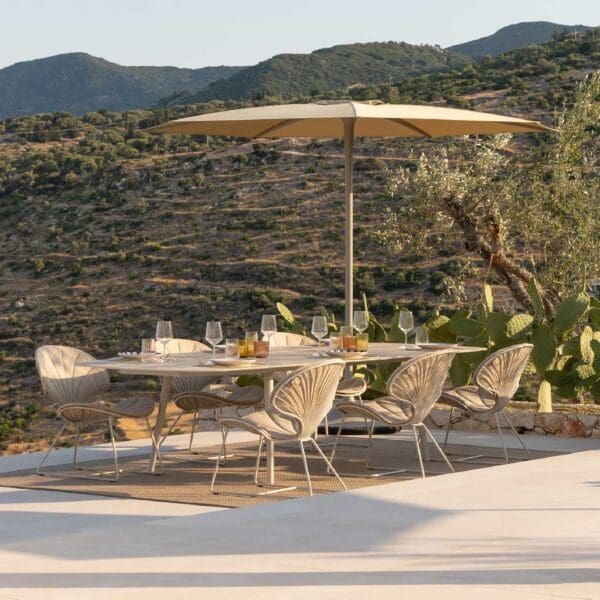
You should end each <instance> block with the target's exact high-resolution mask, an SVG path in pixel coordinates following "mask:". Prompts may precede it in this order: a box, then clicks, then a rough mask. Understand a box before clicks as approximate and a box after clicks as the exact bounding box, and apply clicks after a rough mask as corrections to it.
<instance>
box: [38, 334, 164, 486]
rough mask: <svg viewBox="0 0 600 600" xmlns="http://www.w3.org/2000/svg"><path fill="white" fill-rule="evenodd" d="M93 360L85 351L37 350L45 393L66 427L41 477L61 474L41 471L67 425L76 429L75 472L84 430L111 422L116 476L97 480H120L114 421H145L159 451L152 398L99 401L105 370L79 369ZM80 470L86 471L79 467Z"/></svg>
mask: <svg viewBox="0 0 600 600" xmlns="http://www.w3.org/2000/svg"><path fill="white" fill-rule="evenodd" d="M91 360H94V357H93V356H92V355H91V354H88V353H87V352H84V351H83V350H79V349H77V348H71V347H69V346H54V345H46V346H41V347H40V348H38V349H37V350H36V351H35V364H36V367H37V370H38V373H39V376H40V380H41V382H42V390H43V392H44V395H46V396H47V397H48V398H49V399H50V400H51V401H52V402H54V403H55V404H56V405H57V406H58V414H59V416H60V417H62V419H63V420H64V424H63V426H62V427H61V429H60V431H59V432H58V433H57V434H56V437H55V438H54V440H53V441H52V444H51V445H50V448H48V451H47V452H46V454H45V455H44V457H43V459H42V462H41V463H40V465H39V466H38V468H37V474H38V475H46V474H53V475H54V474H58V473H57V472H56V471H52V472H51V473H44V472H43V471H42V468H43V466H44V464H45V462H46V460H47V458H48V456H49V455H50V452H51V451H52V450H53V449H54V446H55V445H56V443H57V441H58V439H59V438H60V436H61V435H62V433H63V431H64V430H65V428H66V427H67V426H68V425H72V426H74V427H75V431H76V438H75V446H74V449H73V469H78V467H77V450H78V448H79V438H80V433H81V428H82V427H83V426H85V425H89V424H95V423H102V422H104V423H108V428H109V431H110V438H111V442H112V449H113V460H114V467H115V468H114V473H112V474H111V475H110V476H109V477H104V476H102V475H103V474H101V475H98V476H95V477H94V478H95V479H104V480H107V481H117V480H118V478H119V462H118V456H117V448H116V442H115V436H114V428H113V425H114V422H115V421H116V420H117V419H119V418H121V417H125V418H129V419H145V421H146V427H147V429H148V433H149V434H150V439H151V441H152V445H153V446H154V448H155V450H156V451H157V453H158V454H157V456H158V458H159V460H160V453H159V452H158V444H157V443H156V440H155V438H154V434H153V432H152V428H151V427H150V422H149V420H148V417H149V415H150V414H151V413H152V411H153V410H154V402H153V401H152V400H151V399H150V398H128V399H125V400H121V401H120V402H117V403H116V404H109V403H106V402H102V401H99V400H98V395H99V394H101V393H102V392H105V391H106V390H107V389H108V387H109V385H110V378H109V376H108V372H107V371H106V370H105V369H97V368H93V367H85V366H80V365H79V363H80V362H86V361H91ZM79 470H80V471H83V470H84V469H81V468H79Z"/></svg>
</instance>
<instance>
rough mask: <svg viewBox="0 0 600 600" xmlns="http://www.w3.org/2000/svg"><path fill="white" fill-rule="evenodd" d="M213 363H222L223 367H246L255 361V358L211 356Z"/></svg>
mask: <svg viewBox="0 0 600 600" xmlns="http://www.w3.org/2000/svg"><path fill="white" fill-rule="evenodd" d="M210 362H211V363H212V364H213V365H223V366H225V367H248V366H250V365H253V364H254V363H255V362H256V359H255V358H221V357H218V358H211V359H210Z"/></svg>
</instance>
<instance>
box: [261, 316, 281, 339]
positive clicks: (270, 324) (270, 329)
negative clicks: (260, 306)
mask: <svg viewBox="0 0 600 600" xmlns="http://www.w3.org/2000/svg"><path fill="white" fill-rule="evenodd" d="M260 330H261V331H262V333H263V335H265V336H266V338H267V340H268V341H269V344H270V343H271V336H272V335H273V334H274V333H277V318H276V317H275V315H263V318H262V321H261V323H260Z"/></svg>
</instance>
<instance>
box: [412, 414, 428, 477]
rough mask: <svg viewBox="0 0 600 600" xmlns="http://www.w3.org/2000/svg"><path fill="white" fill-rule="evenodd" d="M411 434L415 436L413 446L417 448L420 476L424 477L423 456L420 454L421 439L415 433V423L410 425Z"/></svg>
mask: <svg viewBox="0 0 600 600" xmlns="http://www.w3.org/2000/svg"><path fill="white" fill-rule="evenodd" d="M412 430H413V436H414V438H415V446H416V448H417V458H418V459H419V467H421V477H425V467H424V466H423V457H422V456H421V440H420V439H419V434H418V433H417V427H416V425H412Z"/></svg>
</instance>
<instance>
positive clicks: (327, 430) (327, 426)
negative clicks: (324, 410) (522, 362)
mask: <svg viewBox="0 0 600 600" xmlns="http://www.w3.org/2000/svg"><path fill="white" fill-rule="evenodd" d="M325 435H326V436H327V437H329V420H328V419H327V415H325Z"/></svg>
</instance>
